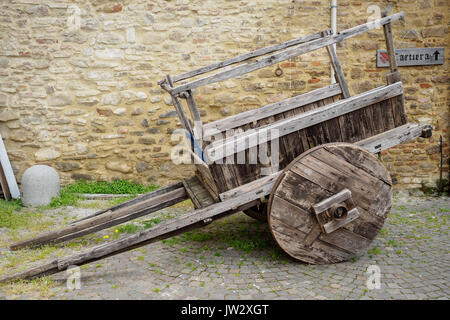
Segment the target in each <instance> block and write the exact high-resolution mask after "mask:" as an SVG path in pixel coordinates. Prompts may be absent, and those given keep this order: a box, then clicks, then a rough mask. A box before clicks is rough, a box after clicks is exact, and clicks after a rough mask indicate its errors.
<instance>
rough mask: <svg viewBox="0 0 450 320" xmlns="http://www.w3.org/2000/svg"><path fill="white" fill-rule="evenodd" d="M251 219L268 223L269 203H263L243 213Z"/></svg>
mask: <svg viewBox="0 0 450 320" xmlns="http://www.w3.org/2000/svg"><path fill="white" fill-rule="evenodd" d="M243 212H244V213H245V214H246V215H247V216H249V217H250V218H253V219H256V220H259V221H262V222H266V221H267V203H261V204H259V205H257V206H254V207H251V208H250V209H247V210H244V211H243Z"/></svg>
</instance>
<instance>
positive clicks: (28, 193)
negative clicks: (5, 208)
mask: <svg viewBox="0 0 450 320" xmlns="http://www.w3.org/2000/svg"><path fill="white" fill-rule="evenodd" d="M21 188H22V203H23V205H24V206H26V207H36V206H45V205H47V204H49V203H50V201H51V200H52V198H53V197H57V196H59V189H60V181H59V175H58V172H57V171H56V170H55V169H53V168H52V167H49V166H46V165H35V166H32V167H31V168H28V169H27V170H25V172H24V174H23V176H22V184H21Z"/></svg>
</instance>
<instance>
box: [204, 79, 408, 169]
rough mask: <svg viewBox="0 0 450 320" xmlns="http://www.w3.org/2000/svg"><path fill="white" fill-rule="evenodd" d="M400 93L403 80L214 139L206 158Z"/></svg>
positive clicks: (218, 156)
mask: <svg viewBox="0 0 450 320" xmlns="http://www.w3.org/2000/svg"><path fill="white" fill-rule="evenodd" d="M401 94H403V86H402V83H401V82H396V83H394V84H391V85H388V86H382V87H378V88H375V89H372V90H369V91H367V92H364V93H362V94H359V95H356V96H353V97H350V98H348V99H343V100H339V101H337V102H334V103H331V104H329V105H326V106H323V107H320V108H317V109H313V110H311V111H307V112H304V113H301V114H299V115H296V116H294V117H291V118H288V119H285V120H282V121H278V122H275V123H272V124H270V125H267V126H264V127H261V128H259V129H258V130H249V132H247V133H245V134H243V135H240V136H239V137H231V138H228V139H224V140H221V141H217V142H214V143H213V144H211V145H209V146H208V147H207V148H206V149H205V154H206V158H207V162H208V164H210V163H214V162H215V161H217V160H219V159H223V158H225V157H227V156H230V155H232V154H235V153H237V152H241V151H244V150H246V149H249V148H252V147H255V146H257V145H259V144H262V143H265V142H268V141H270V140H272V139H274V137H273V132H275V131H276V137H275V138H278V137H282V136H285V135H287V134H289V133H292V132H294V131H298V130H301V129H304V128H307V127H310V126H313V125H315V124H318V123H321V122H324V121H327V120H329V119H333V118H336V117H338V116H341V115H343V114H346V113H349V112H352V111H355V110H358V109H361V108H364V107H366V106H368V105H371V104H374V103H377V102H380V101H384V100H386V99H389V98H392V97H396V96H399V95H401ZM228 153H230V154H228Z"/></svg>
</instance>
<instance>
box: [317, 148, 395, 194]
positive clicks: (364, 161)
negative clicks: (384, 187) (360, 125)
mask: <svg viewBox="0 0 450 320" xmlns="http://www.w3.org/2000/svg"><path fill="white" fill-rule="evenodd" d="M325 149H326V150H327V151H328V152H331V153H332V154H334V155H335V156H338V157H340V158H341V159H343V160H344V161H347V162H351V163H352V164H353V165H354V166H355V167H357V168H359V169H361V170H364V171H365V172H367V173H368V174H370V175H372V176H374V177H375V178H377V179H380V180H383V181H384V182H385V183H387V184H389V185H392V181H391V179H387V180H385V179H384V177H385V176H386V175H385V174H384V173H385V170H386V169H385V167H384V166H383V164H382V163H381V162H379V161H375V162H374V161H370V160H371V159H369V157H374V155H373V154H367V153H361V152H357V151H356V149H354V148H351V147H350V146H348V147H345V146H342V145H341V146H339V147H336V146H334V145H329V146H326V147H325ZM366 150H367V149H366ZM369 152H370V151H369Z"/></svg>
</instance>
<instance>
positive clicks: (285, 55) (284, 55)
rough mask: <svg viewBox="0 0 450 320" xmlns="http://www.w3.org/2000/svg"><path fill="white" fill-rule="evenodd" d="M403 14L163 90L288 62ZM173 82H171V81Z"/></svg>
mask: <svg viewBox="0 0 450 320" xmlns="http://www.w3.org/2000/svg"><path fill="white" fill-rule="evenodd" d="M404 15H405V14H404V12H399V13H396V14H393V15H390V16H387V17H384V18H381V19H377V20H374V21H370V22H367V23H365V24H361V25H359V26H356V27H353V28H350V29H346V30H343V31H341V32H339V33H338V34H336V35H327V36H324V37H320V38H318V39H315V40H311V41H307V42H304V43H301V44H299V45H296V46H294V47H292V48H287V49H284V50H282V51H279V52H276V53H274V54H271V55H269V56H266V57H263V58H261V59H259V60H257V61H254V62H249V63H244V64H241V65H239V66H236V67H233V68H230V69H229V70H223V71H220V72H217V73H216V74H213V75H210V76H206V77H204V78H200V79H197V80H193V81H191V82H188V83H185V84H181V85H179V86H176V87H167V86H165V89H166V90H168V91H169V92H170V93H171V94H174V95H176V94H179V93H181V92H185V91H188V90H192V89H195V88H198V87H200V86H204V85H208V84H212V83H215V82H219V81H224V80H227V79H230V78H235V77H238V76H240V75H243V74H246V73H249V72H252V71H255V70H258V69H261V68H264V67H267V66H271V65H274V64H277V63H280V62H281V61H284V60H288V59H290V58H293V57H296V56H299V55H302V54H305V53H308V52H311V51H314V50H318V49H321V48H324V47H328V46H330V45H333V44H335V43H338V42H341V41H343V40H346V39H348V38H351V37H354V36H357V35H359V34H361V33H364V32H366V31H369V30H372V29H374V28H376V27H379V26H383V25H386V24H389V23H391V22H393V21H396V20H399V19H402V18H403V17H404ZM322 34H328V32H325V33H322ZM172 82H173V80H172ZM160 84H161V85H163V86H164V82H160Z"/></svg>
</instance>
